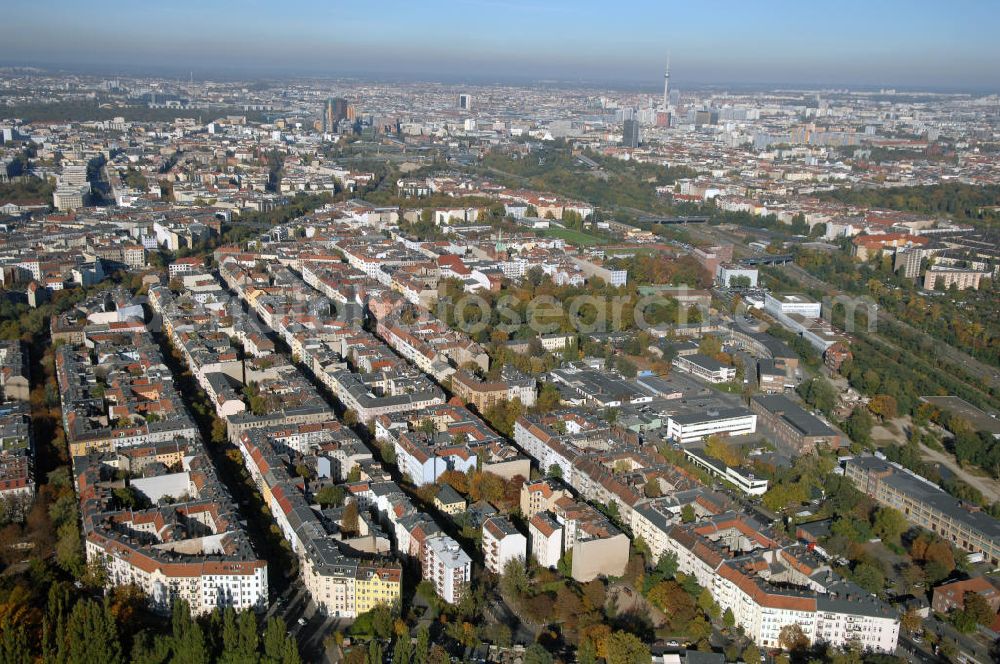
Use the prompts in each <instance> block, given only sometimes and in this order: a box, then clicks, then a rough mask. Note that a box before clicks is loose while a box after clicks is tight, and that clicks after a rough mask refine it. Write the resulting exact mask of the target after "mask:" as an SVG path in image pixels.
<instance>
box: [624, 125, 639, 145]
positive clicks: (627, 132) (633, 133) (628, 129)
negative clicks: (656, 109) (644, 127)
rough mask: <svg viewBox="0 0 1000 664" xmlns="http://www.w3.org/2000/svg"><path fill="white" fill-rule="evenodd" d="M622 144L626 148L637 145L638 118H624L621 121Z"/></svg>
mask: <svg viewBox="0 0 1000 664" xmlns="http://www.w3.org/2000/svg"><path fill="white" fill-rule="evenodd" d="M622 145H623V146H625V147H627V148H637V147H639V121H638V120H626V121H625V122H623V123H622Z"/></svg>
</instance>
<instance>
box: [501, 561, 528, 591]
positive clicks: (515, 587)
mask: <svg viewBox="0 0 1000 664" xmlns="http://www.w3.org/2000/svg"><path fill="white" fill-rule="evenodd" d="M530 582H531V579H530V578H528V571H527V569H526V567H525V564H524V560H522V559H520V558H511V559H510V560H508V561H507V562H506V563H505V564H504V566H503V570H501V572H500V589H501V590H503V591H504V592H505V593H507V595H509V596H510V597H511V598H516V597H518V596H520V595H523V594H524V593H525V592H527V590H528V584H529V583H530Z"/></svg>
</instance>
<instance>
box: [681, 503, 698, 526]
mask: <svg viewBox="0 0 1000 664" xmlns="http://www.w3.org/2000/svg"><path fill="white" fill-rule="evenodd" d="M694 519H695V513H694V508H693V507H691V505H690V504H688V505H685V506H684V507H682V508H681V521H682V522H683V523H691V522H692V521H694Z"/></svg>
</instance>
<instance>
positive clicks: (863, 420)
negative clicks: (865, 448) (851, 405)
mask: <svg viewBox="0 0 1000 664" xmlns="http://www.w3.org/2000/svg"><path fill="white" fill-rule="evenodd" d="M873 426H874V423H873V422H872V416H871V414H869V412H868V411H867V410H866V409H864V408H855V409H854V411H853V412H852V413H851V416H850V417H848V418H847V421H846V422H845V423H844V431H845V433H847V435H848V436H849V437H850V438H851V440H853V441H854V442H855V443H858V444H860V445H867V444H868V443H870V442H871V435H872V427H873Z"/></svg>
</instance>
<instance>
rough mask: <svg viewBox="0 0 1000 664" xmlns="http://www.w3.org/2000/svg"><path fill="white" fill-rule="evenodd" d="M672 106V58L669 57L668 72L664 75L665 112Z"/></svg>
mask: <svg viewBox="0 0 1000 664" xmlns="http://www.w3.org/2000/svg"><path fill="white" fill-rule="evenodd" d="M669 106H670V56H669V55H668V56H667V70H666V71H665V72H664V73H663V110H667V108H668V107H669Z"/></svg>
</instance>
